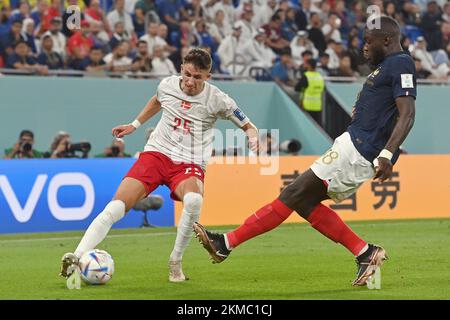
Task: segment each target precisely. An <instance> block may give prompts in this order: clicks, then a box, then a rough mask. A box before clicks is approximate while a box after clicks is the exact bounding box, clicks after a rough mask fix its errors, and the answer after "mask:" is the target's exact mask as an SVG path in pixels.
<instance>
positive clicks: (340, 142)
mask: <svg viewBox="0 0 450 320" xmlns="http://www.w3.org/2000/svg"><path fill="white" fill-rule="evenodd" d="M371 19H379V22H380V23H379V28H378V29H377V28H369V27H367V28H366V30H365V31H366V32H365V36H364V40H365V44H364V55H365V57H366V58H367V59H368V61H369V62H370V63H371V64H372V65H373V66H375V69H374V71H373V72H372V73H371V74H370V75H369V76H368V77H367V80H366V82H365V83H364V85H363V88H362V90H361V91H360V93H359V94H358V98H357V101H356V103H355V106H354V111H353V115H352V122H351V124H350V126H349V127H348V129H347V131H346V132H345V133H343V134H342V135H341V136H339V137H338V138H336V140H335V141H334V144H333V146H332V147H331V149H329V150H328V151H327V152H326V153H325V154H324V155H322V156H321V157H320V158H319V159H317V160H316V161H315V162H314V163H313V164H312V166H311V167H310V169H308V170H307V171H306V172H305V173H303V174H302V175H301V176H299V177H298V178H297V179H296V180H295V181H294V182H292V183H291V184H290V185H288V186H287V187H286V188H284V189H283V191H282V192H281V194H280V195H279V197H278V198H277V199H276V200H274V201H273V202H271V203H269V204H267V205H266V206H264V207H262V208H260V209H259V210H257V211H256V212H255V213H253V214H252V215H251V216H250V217H248V218H247V219H246V220H245V222H244V224H243V225H241V226H239V227H238V228H236V229H235V230H233V231H232V232H229V233H226V234H217V233H212V232H210V231H208V230H206V229H205V228H204V227H203V226H202V225H200V224H198V223H195V224H194V232H195V233H196V236H197V237H198V238H199V240H200V242H201V243H202V244H203V246H204V247H205V249H207V250H208V252H209V254H210V256H211V257H212V259H213V260H214V262H216V263H219V262H222V261H223V260H225V259H226V258H227V257H228V255H229V254H230V252H231V250H232V249H234V248H236V247H237V246H238V245H240V244H241V243H243V242H245V241H247V240H249V239H251V238H253V237H256V236H258V235H260V234H262V233H265V232H268V231H269V230H272V229H273V228H275V227H277V226H278V225H280V224H281V223H282V222H283V221H284V220H286V219H287V218H288V217H289V216H290V214H291V213H292V212H293V211H296V212H297V213H298V214H299V215H300V216H301V217H303V218H304V219H306V220H307V221H308V222H309V223H310V224H311V226H312V227H313V228H315V229H316V230H318V231H319V232H320V233H322V234H323V235H325V236H326V237H328V238H329V239H331V240H333V241H334V242H337V243H340V244H341V245H343V246H344V247H345V248H347V249H348V250H349V251H350V252H351V253H352V254H353V255H354V256H355V257H356V262H357V265H358V270H357V274H356V279H355V280H354V281H353V285H354V286H362V285H365V284H366V283H367V280H368V278H369V277H370V276H371V275H372V274H373V273H374V272H375V270H376V268H378V267H380V266H381V265H382V263H383V261H384V260H385V259H386V258H387V256H386V252H385V250H384V249H383V248H382V247H380V246H378V245H374V244H370V243H367V242H366V241H364V240H363V239H361V238H360V237H359V236H358V235H356V234H355V233H354V232H353V231H352V230H351V229H350V228H349V227H348V226H347V225H346V224H345V223H344V222H343V221H342V220H341V219H340V217H339V216H338V215H337V214H336V213H335V212H334V211H333V210H331V209H330V208H328V207H326V206H324V205H323V204H321V202H322V201H324V200H326V199H333V200H334V201H335V202H340V201H342V200H343V199H345V198H347V197H349V196H350V195H351V194H353V193H354V192H356V190H357V189H358V188H359V186H360V185H361V184H362V183H363V182H364V181H367V180H369V179H371V178H373V179H378V180H379V181H381V182H382V181H385V180H386V179H389V178H391V176H392V168H393V165H394V164H395V162H396V161H397V159H398V156H399V147H400V145H401V144H402V142H403V141H404V140H405V138H406V136H407V135H408V133H409V131H410V130H411V128H412V126H413V123H414V117H415V98H416V74H415V66H414V61H413V59H412V58H411V57H410V56H409V54H407V53H406V52H404V51H403V50H402V47H401V45H400V28H399V25H398V24H397V22H396V21H395V20H394V19H391V18H389V17H386V16H381V17H380V16H378V17H371V18H369V21H370V20H371ZM372 22H373V21H372ZM367 25H368V26H369V23H368V24H367ZM370 25H371V26H372V25H374V24H370Z"/></svg>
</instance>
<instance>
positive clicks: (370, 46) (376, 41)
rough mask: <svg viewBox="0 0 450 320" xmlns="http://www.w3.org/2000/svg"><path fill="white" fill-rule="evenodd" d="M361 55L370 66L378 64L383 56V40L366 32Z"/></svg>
mask: <svg viewBox="0 0 450 320" xmlns="http://www.w3.org/2000/svg"><path fill="white" fill-rule="evenodd" d="M363 53H364V58H366V59H367V60H369V62H370V63H371V64H372V65H377V64H379V63H380V62H381V61H383V59H384V56H385V52H384V41H383V38H382V37H380V36H375V35H374V34H372V33H371V32H370V31H369V32H366V33H365V35H364V47H363Z"/></svg>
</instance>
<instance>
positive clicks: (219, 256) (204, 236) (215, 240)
mask: <svg viewBox="0 0 450 320" xmlns="http://www.w3.org/2000/svg"><path fill="white" fill-rule="evenodd" d="M194 233H195V237H196V238H198V241H199V242H200V243H201V244H202V245H203V247H204V248H205V249H206V250H207V251H208V252H209V255H210V256H211V259H212V260H213V263H221V262H222V261H223V260H225V259H226V258H227V257H228V256H229V255H230V253H231V250H228V248H227V246H226V244H225V236H224V235H223V234H219V233H213V232H209V231H208V230H206V229H205V227H203V226H202V225H201V224H200V223H198V222H194Z"/></svg>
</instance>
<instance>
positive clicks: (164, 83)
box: [156, 77, 170, 102]
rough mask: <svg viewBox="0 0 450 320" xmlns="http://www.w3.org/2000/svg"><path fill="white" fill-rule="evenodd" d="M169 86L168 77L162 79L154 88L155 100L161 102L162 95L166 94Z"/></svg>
mask: <svg viewBox="0 0 450 320" xmlns="http://www.w3.org/2000/svg"><path fill="white" fill-rule="evenodd" d="M169 86H170V77H167V78H164V79H162V80H161V82H160V83H159V84H158V87H157V88H156V99H157V100H158V101H160V102H161V99H162V97H163V95H164V94H165V93H166V92H167V89H168V88H169Z"/></svg>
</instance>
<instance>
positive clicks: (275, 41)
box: [262, 14, 289, 54]
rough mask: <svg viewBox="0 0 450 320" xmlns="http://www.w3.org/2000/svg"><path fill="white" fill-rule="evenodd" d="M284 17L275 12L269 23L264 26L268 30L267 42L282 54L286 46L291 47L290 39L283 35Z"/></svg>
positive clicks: (276, 51)
mask: <svg viewBox="0 0 450 320" xmlns="http://www.w3.org/2000/svg"><path fill="white" fill-rule="evenodd" d="M281 24H282V19H281V17H280V15H279V14H274V15H273V16H272V18H271V19H270V22H269V23H268V24H265V25H264V26H263V27H262V28H263V29H264V30H265V31H266V35H267V41H266V44H267V45H268V46H269V47H270V48H271V49H272V50H273V51H274V52H275V53H276V54H281V52H283V51H284V50H285V48H286V47H288V48H289V41H287V40H286V39H284V38H283V37H282V36H281Z"/></svg>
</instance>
